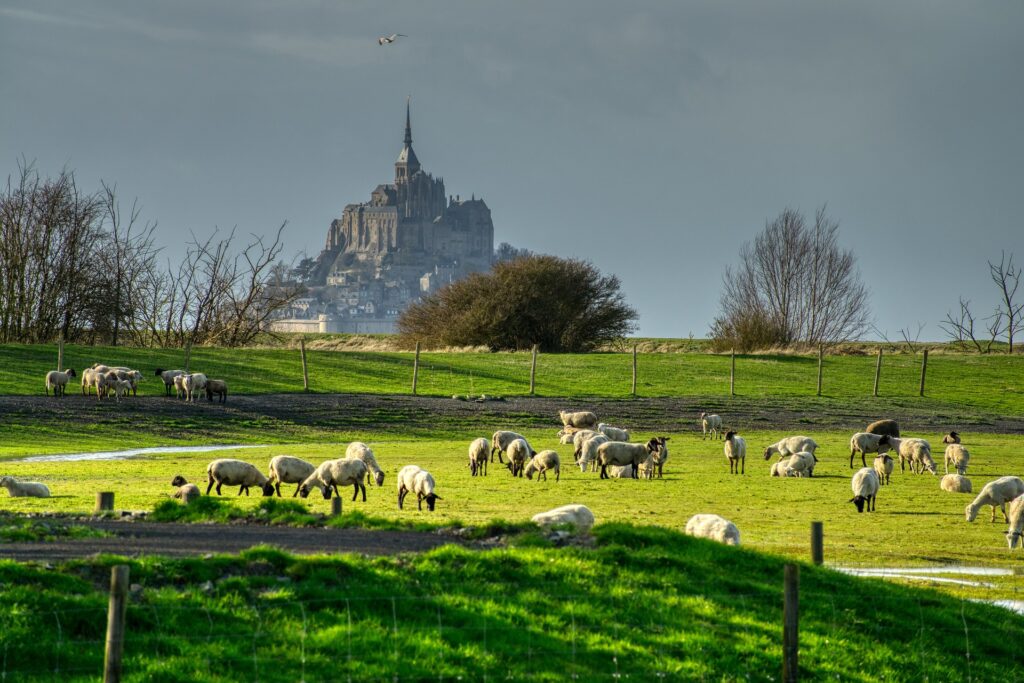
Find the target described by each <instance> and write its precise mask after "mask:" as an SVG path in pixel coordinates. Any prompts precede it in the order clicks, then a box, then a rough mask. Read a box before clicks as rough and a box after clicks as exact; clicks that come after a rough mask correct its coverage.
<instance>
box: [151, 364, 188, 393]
mask: <svg viewBox="0 0 1024 683" xmlns="http://www.w3.org/2000/svg"><path fill="white" fill-rule="evenodd" d="M184 374H186V373H185V371H184V370H163V369H161V368H157V369H156V376H157V377H159V378H160V379H162V380H163V382H164V395H165V396H170V395H171V389H173V388H174V378H175V377H179V376H181V375H184Z"/></svg>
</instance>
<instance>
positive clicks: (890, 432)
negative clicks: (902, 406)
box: [864, 420, 900, 439]
mask: <svg viewBox="0 0 1024 683" xmlns="http://www.w3.org/2000/svg"><path fill="white" fill-rule="evenodd" d="M864 431H865V432H867V433H868V434H878V435H879V436H881V435H883V434H884V435H885V436H892V437H895V438H897V439H898V438H900V426H899V425H898V424H897V423H896V420H876V421H874V422H872V423H871V424H869V425H868V426H867V427H866V428H865V429H864Z"/></svg>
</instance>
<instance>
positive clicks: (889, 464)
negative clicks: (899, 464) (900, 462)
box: [871, 453, 894, 484]
mask: <svg viewBox="0 0 1024 683" xmlns="http://www.w3.org/2000/svg"><path fill="white" fill-rule="evenodd" d="M893 462H894V461H893V459H892V458H891V457H890V456H889V454H888V453H882V454H881V455H876V456H875V459H874V460H873V461H872V463H871V466H872V467H873V468H874V470H875V473H876V474H877V475H878V481H879V483H880V484H888V483H889V477H890V476H891V475H892V468H893Z"/></svg>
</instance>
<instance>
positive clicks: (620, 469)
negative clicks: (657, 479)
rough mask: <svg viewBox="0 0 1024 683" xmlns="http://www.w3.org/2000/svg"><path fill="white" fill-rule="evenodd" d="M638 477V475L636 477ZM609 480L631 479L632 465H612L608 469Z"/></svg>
mask: <svg viewBox="0 0 1024 683" xmlns="http://www.w3.org/2000/svg"><path fill="white" fill-rule="evenodd" d="M638 476H639V475H638ZM608 478H609V479H632V478H633V465H612V466H611V467H609V468H608Z"/></svg>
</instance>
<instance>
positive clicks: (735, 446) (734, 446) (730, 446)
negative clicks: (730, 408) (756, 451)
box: [723, 431, 747, 474]
mask: <svg viewBox="0 0 1024 683" xmlns="http://www.w3.org/2000/svg"><path fill="white" fill-rule="evenodd" d="M723 450H724V451H725V459H726V460H728V461H729V474H746V473H747V442H746V440H745V439H744V438H743V437H742V436H740V435H739V434H737V433H736V432H732V431H729V432H726V433H725V444H724V446H723Z"/></svg>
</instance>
